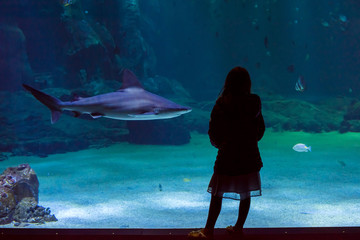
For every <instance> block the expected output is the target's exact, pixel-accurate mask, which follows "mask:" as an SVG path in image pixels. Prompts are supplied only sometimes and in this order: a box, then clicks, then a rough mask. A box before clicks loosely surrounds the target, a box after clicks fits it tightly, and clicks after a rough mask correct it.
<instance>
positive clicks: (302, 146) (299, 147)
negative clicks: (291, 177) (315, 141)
mask: <svg viewBox="0 0 360 240" xmlns="http://www.w3.org/2000/svg"><path fill="white" fill-rule="evenodd" d="M293 149H294V150H295V151H297V152H309V151H310V152H311V146H306V145H305V144H303V143H298V144H296V145H295V146H293Z"/></svg>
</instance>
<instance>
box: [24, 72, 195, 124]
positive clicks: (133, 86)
mask: <svg viewBox="0 0 360 240" xmlns="http://www.w3.org/2000/svg"><path fill="white" fill-rule="evenodd" d="M23 87H24V88H25V89H26V90H27V91H29V92H30V93H31V94H32V95H33V96H34V97H35V98H36V99H37V100H38V101H40V102H41V103H42V104H44V105H45V106H46V107H48V108H49V109H50V111H51V123H52V124H54V123H55V122H57V121H58V120H59V118H60V116H61V114H62V112H63V111H64V110H67V111H72V112H73V113H74V116H75V117H78V116H80V115H81V114H90V115H91V116H92V117H93V118H100V117H105V118H111V119H117V120H158V119H169V118H174V117H178V116H180V115H182V114H185V113H188V112H191V108H190V107H187V106H182V105H180V104H177V103H175V102H172V101H170V100H168V99H166V98H164V97H161V96H158V95H156V94H153V93H151V92H148V91H146V90H145V89H144V88H143V86H142V85H141V83H140V81H139V80H138V78H137V77H136V76H135V74H134V73H133V72H132V71H130V70H129V69H124V70H123V73H122V86H121V88H120V89H119V90H117V91H115V92H111V93H105V94H100V95H95V96H92V97H86V98H81V97H77V98H75V99H74V100H73V101H61V100H60V99H57V98H55V97H53V96H50V95H48V94H46V93H44V92H41V91H39V90H37V89H35V88H33V87H31V86H29V85H26V84H23Z"/></svg>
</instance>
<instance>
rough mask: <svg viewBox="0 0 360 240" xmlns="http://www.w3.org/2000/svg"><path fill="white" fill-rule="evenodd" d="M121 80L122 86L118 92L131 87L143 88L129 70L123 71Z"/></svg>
mask: <svg viewBox="0 0 360 240" xmlns="http://www.w3.org/2000/svg"><path fill="white" fill-rule="evenodd" d="M121 79H122V85H121V88H120V90H121V89H126V88H131V87H137V88H143V86H142V85H141V83H140V81H139V79H138V78H137V77H136V76H135V74H134V73H133V72H132V71H130V70H129V69H124V70H123V72H122V76H121Z"/></svg>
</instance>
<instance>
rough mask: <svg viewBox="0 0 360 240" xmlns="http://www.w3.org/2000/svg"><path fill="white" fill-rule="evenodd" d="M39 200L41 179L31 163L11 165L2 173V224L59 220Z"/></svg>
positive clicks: (0, 210)
mask: <svg viewBox="0 0 360 240" xmlns="http://www.w3.org/2000/svg"><path fill="white" fill-rule="evenodd" d="M38 202H39V181H38V178H37V176H36V174H35V172H34V170H33V169H32V168H31V167H30V166H29V164H21V165H19V166H17V167H9V168H7V169H6V170H5V171H4V172H3V173H2V174H1V175H0V224H8V223H11V222H12V221H15V223H17V224H19V223H22V222H26V223H45V222H49V221H57V219H56V217H55V216H54V215H51V213H50V209H49V208H47V209H45V208H44V207H41V206H38Z"/></svg>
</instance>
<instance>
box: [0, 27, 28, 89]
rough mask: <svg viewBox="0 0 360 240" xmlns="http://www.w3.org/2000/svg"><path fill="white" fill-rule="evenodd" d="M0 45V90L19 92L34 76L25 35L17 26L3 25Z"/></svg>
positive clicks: (0, 33) (0, 32)
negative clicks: (22, 85) (23, 84)
mask: <svg viewBox="0 0 360 240" xmlns="http://www.w3.org/2000/svg"><path fill="white" fill-rule="evenodd" d="M0 43H1V44H0V76H1V81H2V84H1V85H0V90H8V91H9V90H10V91H13V90H19V89H21V83H22V82H26V81H29V79H30V78H31V74H32V70H31V67H30V64H29V62H28V57H27V53H26V48H25V36H24V33H23V31H22V30H21V29H20V28H18V27H17V26H16V25H5V24H1V25H0ZM3 81H5V82H3Z"/></svg>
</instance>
